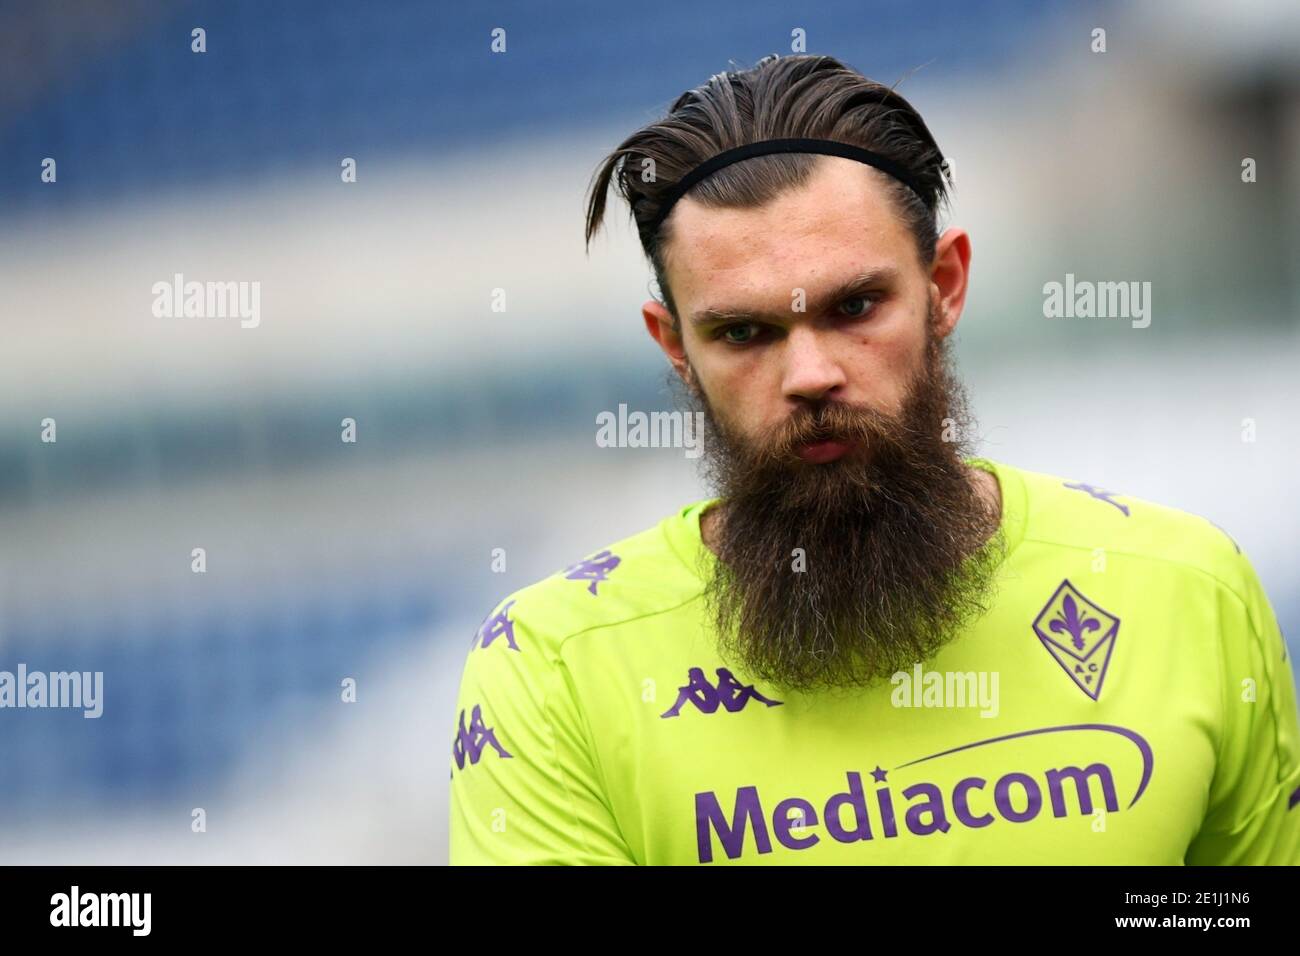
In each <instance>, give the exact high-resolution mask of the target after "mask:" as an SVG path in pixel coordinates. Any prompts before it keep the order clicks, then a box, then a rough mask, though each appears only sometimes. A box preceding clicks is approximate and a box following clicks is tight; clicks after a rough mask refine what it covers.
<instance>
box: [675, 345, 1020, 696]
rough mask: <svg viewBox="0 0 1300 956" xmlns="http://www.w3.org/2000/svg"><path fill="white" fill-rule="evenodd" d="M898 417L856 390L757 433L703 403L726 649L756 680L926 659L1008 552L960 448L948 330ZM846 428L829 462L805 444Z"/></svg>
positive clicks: (978, 605)
mask: <svg viewBox="0 0 1300 956" xmlns="http://www.w3.org/2000/svg"><path fill="white" fill-rule="evenodd" d="M927 338H928V345H927V349H926V358H925V362H924V364H923V367H922V369H921V370H920V372H919V373H918V375H917V376H916V378H915V379H914V380H913V382H912V383H911V388H910V390H909V394H908V396H907V399H906V401H905V404H904V407H903V409H902V411H901V413H900V414H899V415H898V417H897V418H895V417H892V416H890V415H887V414H885V413H882V412H880V411H878V410H876V409H874V408H871V407H868V406H862V405H849V404H846V403H839V402H837V403H828V404H822V405H819V406H816V407H813V406H804V407H801V408H800V410H799V412H798V413H797V414H795V415H792V416H791V417H790V418H789V419H787V420H786V421H785V422H783V423H782V425H781V426H780V427H779V428H777V429H776V430H775V431H774V432H772V433H769V434H768V435H765V436H763V438H761V439H760V440H738V439H737V438H736V437H735V436H734V435H732V434H731V433H730V432H729V430H728V429H726V428H725V427H723V426H721V425H720V423H719V421H718V419H717V418H716V417H715V415H714V413H713V410H712V409H711V408H710V407H709V403H708V401H707V398H706V397H705V396H704V394H703V392H702V391H701V390H700V389H699V387H698V384H697V383H696V382H695V379H694V375H693V373H692V374H691V375H690V377H689V381H688V383H687V384H688V386H689V389H690V394H691V396H692V397H693V398H694V405H695V406H696V410H697V411H702V412H703V413H704V421H705V426H706V431H705V435H704V439H705V441H704V458H703V465H704V468H705V472H706V475H707V476H708V477H709V478H710V479H711V481H712V484H713V485H714V486H715V488H716V491H717V494H718V496H719V497H721V498H722V499H723V501H722V503H721V504H720V506H719V507H720V508H721V515H720V517H719V520H718V526H717V533H716V537H715V541H714V545H715V551H716V552H717V555H718V561H717V562H716V563H715V565H714V567H715V572H714V573H713V575H712V577H711V579H710V580H709V581H708V582H707V584H706V588H705V599H706V607H707V609H708V613H709V614H710V616H711V617H712V618H713V621H714V623H715V625H716V627H717V634H718V640H719V651H720V653H721V654H722V656H723V658H724V659H725V660H727V661H728V662H731V663H733V664H737V665H739V666H740V667H742V668H743V669H744V672H745V673H746V674H747V675H748V676H749V677H750V678H754V679H760V680H764V681H767V682H769V683H771V684H774V685H776V686H778V687H783V688H787V689H795V690H809V689H815V688H822V687H852V686H861V685H865V684H869V683H871V682H873V681H874V680H876V679H877V678H879V677H882V676H885V675H889V674H892V673H895V672H896V671H899V670H902V669H910V667H911V666H912V664H914V663H916V662H919V661H925V660H927V659H929V658H930V657H931V656H933V654H934V653H935V652H936V651H937V650H938V649H939V648H940V647H941V646H943V645H944V644H945V643H946V642H947V641H949V640H950V639H951V638H952V637H953V636H955V634H956V633H957V632H958V631H959V630H960V629H961V627H962V626H963V625H964V624H966V623H967V622H969V621H970V620H971V619H972V618H973V617H975V616H977V615H979V614H981V613H983V612H984V611H986V610H987V598H988V596H989V593H990V591H991V587H992V582H993V578H994V575H995V572H996V570H997V566H998V564H999V563H1000V562H1001V558H1002V553H1003V541H1002V537H1001V534H1000V533H999V532H998V523H999V522H998V519H999V515H998V514H997V511H996V509H995V508H994V507H993V506H992V505H990V504H989V502H987V501H986V500H985V499H984V498H983V497H981V496H980V494H979V493H978V491H977V490H976V486H975V483H974V481H973V479H972V478H971V476H970V472H969V470H968V469H967V467H966V466H965V465H964V464H963V463H962V461H961V458H962V456H963V455H965V454H967V448H966V445H965V441H964V438H963V436H965V435H967V434H969V414H968V411H967V402H966V398H965V394H964V391H963V390H962V388H961V386H960V383H958V382H957V380H956V378H955V377H954V376H953V374H952V372H951V370H950V368H949V363H948V358H947V353H946V349H945V344H944V342H943V340H941V339H937V338H936V337H934V336H933V335H929V336H928V337H927ZM827 439H831V440H848V441H850V442H853V443H854V444H853V447H852V450H851V451H850V452H849V453H848V454H846V455H844V456H843V457H841V458H839V459H837V460H835V461H831V462H828V463H823V464H811V463H808V462H805V461H803V460H802V459H800V458H799V457H798V456H797V454H796V452H795V450H796V449H797V448H798V447H799V446H800V445H803V444H805V443H808V442H812V441H820V440H827Z"/></svg>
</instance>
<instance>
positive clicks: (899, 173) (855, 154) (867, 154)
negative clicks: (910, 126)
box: [650, 139, 930, 235]
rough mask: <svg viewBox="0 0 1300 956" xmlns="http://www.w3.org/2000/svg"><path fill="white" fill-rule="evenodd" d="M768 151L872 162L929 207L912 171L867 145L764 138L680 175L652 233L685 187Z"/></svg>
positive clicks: (728, 151) (653, 223)
mask: <svg viewBox="0 0 1300 956" xmlns="http://www.w3.org/2000/svg"><path fill="white" fill-rule="evenodd" d="M767 153H821V154H823V155H825V156H842V157H844V158H845V159H856V160H857V161H858V162H860V163H866V164H867V165H868V166H874V167H875V168H876V169H878V170H880V171H881V172H882V173H888V174H889V175H890V176H893V177H894V178H895V179H897V180H898V181H899V182H901V183H902V184H903V185H904V186H907V187H908V188H909V189H911V190H912V192H914V193H916V194H917V196H919V197H920V198H921V202H923V203H925V205H926V208H929V205H930V203H929V202H928V201H927V200H926V198H925V193H924V191H923V190H922V189H921V187H920V186H918V185H917V184H916V181H915V180H914V179H913V178H912V176H911V174H909V173H908V172H907V170H905V169H904V168H903V167H902V166H900V165H899V164H898V163H896V162H894V161H893V160H892V159H890V158H889V157H888V156H881V155H880V154H879V153H873V152H871V150H869V149H863V148H862V147H860V146H850V145H849V144H848V143H839V142H836V141H835V140H830V139H767V140H763V141H762V142H758V143H747V144H746V145H744V146H737V147H735V148H734V149H728V150H724V151H723V152H721V153H718V155H716V156H714V157H713V158H712V159H706V160H705V161H704V162H702V163H700V165H698V166H696V167H695V168H694V169H692V170H691V171H690V172H689V173H687V174H686V175H685V176H683V177H682V178H681V179H679V180H678V181H677V184H676V185H675V186H673V188H672V189H671V190H670V191H669V192H668V195H667V197H666V198H665V199H664V201H663V205H662V206H660V207H659V213H658V215H656V216H655V218H654V220H653V221H652V222H651V223H650V233H651V235H653V234H654V233H656V232H658V231H659V227H660V226H661V225H663V221H664V220H665V219H667V218H668V213H669V212H670V211H671V210H672V208H673V204H674V203H676V202H677V200H679V199H681V198H682V197H683V196H684V195H686V192H687V190H689V189H690V188H691V187H692V186H694V185H695V184H696V183H698V182H699V181H700V180H702V179H705V178H707V177H709V176H712V175H713V174H714V173H716V172H717V171H718V170H719V169H722V168H723V167H724V166H730V165H731V164H732V163H738V162H740V161H741V160H742V159H749V158H750V157H751V156H764V155H766V154H767Z"/></svg>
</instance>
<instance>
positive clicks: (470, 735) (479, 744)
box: [451, 704, 514, 770]
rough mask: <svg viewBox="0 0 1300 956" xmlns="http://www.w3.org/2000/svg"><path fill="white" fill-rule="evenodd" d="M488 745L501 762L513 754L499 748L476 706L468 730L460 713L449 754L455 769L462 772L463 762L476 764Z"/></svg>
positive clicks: (495, 736)
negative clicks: (454, 740) (454, 738)
mask: <svg viewBox="0 0 1300 956" xmlns="http://www.w3.org/2000/svg"><path fill="white" fill-rule="evenodd" d="M489 745H491V747H492V749H493V750H495V751H496V752H497V756H499V757H501V759H503V760H509V759H510V758H511V757H513V756H514V754H511V753H507V752H506V748H505V747H502V746H501V743H500V741H498V740H497V734H496V730H495V728H492V727H488V726H486V725H485V724H484V723H483V710H482V708H481V707H480V706H479V705H478V704H475V705H474V710H473V711H472V712H471V713H470V721H469V728H468V729H466V727H465V711H463V710H462V711H461V712H460V730H459V731H458V732H457V734H456V742H455V743H454V744H452V747H451V753H452V756H454V757H455V758H456V769H457V770H464V769H465V761H466V760H468V761H469V762H470V763H471V764H476V763H478V761H479V758H480V757H481V756H483V751H484V749H486V748H487V747H488V746H489Z"/></svg>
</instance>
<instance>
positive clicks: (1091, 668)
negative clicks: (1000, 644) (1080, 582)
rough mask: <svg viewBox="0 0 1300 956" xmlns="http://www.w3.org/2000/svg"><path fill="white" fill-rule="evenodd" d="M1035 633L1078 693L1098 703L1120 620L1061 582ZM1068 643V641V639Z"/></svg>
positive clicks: (1044, 607) (1041, 615) (1034, 626)
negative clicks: (1071, 680)
mask: <svg viewBox="0 0 1300 956" xmlns="http://www.w3.org/2000/svg"><path fill="white" fill-rule="evenodd" d="M1033 628H1034V633H1035V634H1037V635H1038V639H1039V640H1040V641H1042V642H1043V647H1044V648H1046V649H1047V652H1048V653H1049V654H1051V655H1052V657H1053V658H1054V659H1055V660H1056V662H1057V663H1058V664H1060V665H1061V668H1062V670H1064V671H1065V672H1066V673H1067V674H1069V675H1070V677H1071V679H1073V681H1074V683H1075V684H1076V685H1078V687H1079V689H1080V690H1081V691H1083V692H1084V693H1085V694H1087V695H1088V696H1089V697H1091V698H1092V699H1093V700H1097V699H1098V697H1099V696H1100V695H1101V685H1102V682H1103V681H1104V680H1105V679H1106V668H1107V666H1108V665H1109V664H1110V658H1111V655H1112V654H1113V653H1114V651H1115V637H1116V635H1117V634H1119V618H1118V617H1116V616H1115V615H1114V614H1111V613H1110V612H1109V611H1107V610H1105V609H1104V608H1102V607H1101V606H1100V605H1098V604H1097V603H1096V602H1095V601H1092V600H1090V599H1089V598H1087V597H1086V596H1085V595H1084V594H1083V593H1082V592H1081V591H1080V590H1079V589H1078V588H1076V587H1075V586H1074V585H1073V584H1071V583H1070V582H1069V580H1068V579H1067V580H1065V581H1062V582H1061V583H1060V585H1059V586H1058V587H1057V589H1056V591H1055V592H1054V593H1053V594H1052V596H1051V598H1049V599H1048V601H1047V603H1046V604H1044V605H1043V609H1042V610H1041V611H1039V612H1038V617H1037V618H1035V620H1034V625H1033ZM1067 637H1068V638H1069V640H1065V638H1067Z"/></svg>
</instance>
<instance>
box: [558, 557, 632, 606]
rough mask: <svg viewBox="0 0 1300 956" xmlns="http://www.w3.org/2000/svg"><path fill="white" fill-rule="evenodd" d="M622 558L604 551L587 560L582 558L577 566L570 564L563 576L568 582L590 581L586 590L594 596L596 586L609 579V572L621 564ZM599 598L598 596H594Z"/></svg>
mask: <svg viewBox="0 0 1300 956" xmlns="http://www.w3.org/2000/svg"><path fill="white" fill-rule="evenodd" d="M622 560H623V559H622V558H620V557H619V556H618V555H616V554H614V553H613V552H612V551H610V550H608V549H606V550H604V551H600V552H597V553H596V554H593V555H592V556H591V557H589V558H584V559H583V560H581V561H579V562H578V563H577V564H571V565H569V566H568V567H567V568H565V569H564V576H565V577H566V578H568V579H569V580H570V581H590V582H591V583H590V584H588V585H587V590H588V591H590V592H591V593H592V594H596V585H598V584H600V583H601V582H602V581H604V580H605V579H606V578H608V577H609V572H611V571H613V570H614V569H615V568H616V567H618V566H619V564H620V563H621V562H622ZM596 596H597V597H599V595H596Z"/></svg>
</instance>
